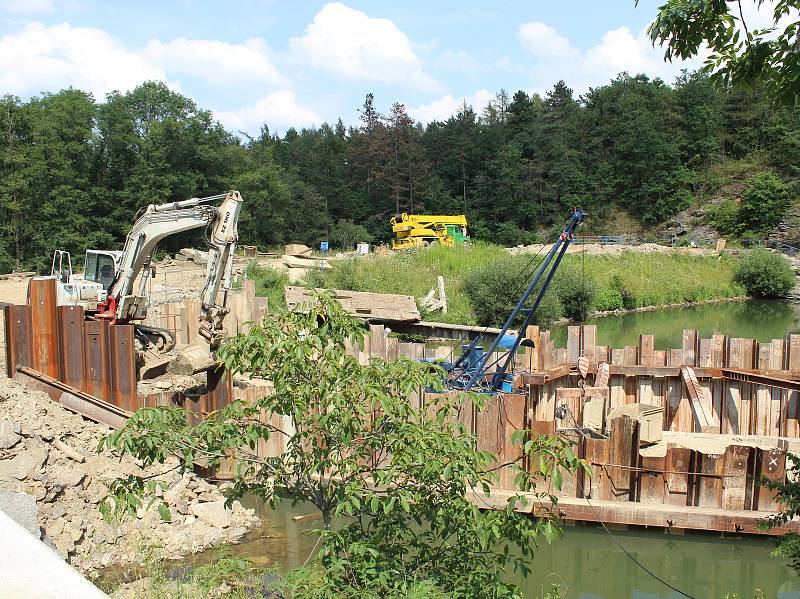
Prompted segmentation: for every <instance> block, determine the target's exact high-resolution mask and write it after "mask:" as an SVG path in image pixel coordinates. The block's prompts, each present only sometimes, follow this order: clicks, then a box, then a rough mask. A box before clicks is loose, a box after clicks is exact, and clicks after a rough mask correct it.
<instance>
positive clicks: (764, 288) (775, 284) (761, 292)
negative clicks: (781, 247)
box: [735, 248, 795, 297]
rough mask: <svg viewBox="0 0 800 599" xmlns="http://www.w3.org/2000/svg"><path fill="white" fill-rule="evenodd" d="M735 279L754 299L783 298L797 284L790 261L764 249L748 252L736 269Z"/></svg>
mask: <svg viewBox="0 0 800 599" xmlns="http://www.w3.org/2000/svg"><path fill="white" fill-rule="evenodd" d="M735 277H736V281H737V282H738V283H741V284H742V285H743V286H744V288H745V289H746V290H747V293H748V294H749V295H752V296H754V297H781V296H784V295H786V293H787V292H788V291H789V290H790V289H791V288H792V287H794V284H795V275H794V272H792V268H791V266H790V265H789V260H787V259H786V257H785V256H783V255H782V254H779V253H777V252H771V251H769V250H767V249H764V248H757V249H755V250H752V251H750V252H747V254H745V256H744V257H743V258H742V260H741V261H740V262H739V265H738V266H737V268H736V274H735Z"/></svg>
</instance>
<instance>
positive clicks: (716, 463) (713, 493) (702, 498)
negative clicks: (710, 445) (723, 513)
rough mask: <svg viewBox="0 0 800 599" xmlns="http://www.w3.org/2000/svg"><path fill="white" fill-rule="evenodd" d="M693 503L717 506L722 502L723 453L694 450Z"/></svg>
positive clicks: (702, 505)
mask: <svg viewBox="0 0 800 599" xmlns="http://www.w3.org/2000/svg"><path fill="white" fill-rule="evenodd" d="M695 458H696V461H695V468H694V472H697V473H699V474H697V475H695V476H694V477H693V479H694V494H693V495H694V502H693V505H697V506H700V507H709V508H718V507H720V504H721V503H722V475H723V474H724V471H725V468H724V466H725V454H722V455H720V454H711V453H701V452H695Z"/></svg>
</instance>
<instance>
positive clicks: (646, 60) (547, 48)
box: [517, 22, 702, 93]
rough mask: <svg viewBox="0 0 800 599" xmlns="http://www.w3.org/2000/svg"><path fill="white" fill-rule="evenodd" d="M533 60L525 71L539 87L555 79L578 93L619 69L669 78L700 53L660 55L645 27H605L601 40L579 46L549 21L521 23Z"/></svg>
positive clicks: (545, 87)
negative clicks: (671, 58) (584, 47)
mask: <svg viewBox="0 0 800 599" xmlns="http://www.w3.org/2000/svg"><path fill="white" fill-rule="evenodd" d="M517 34H518V37H519V41H520V44H521V45H522V47H523V48H524V49H525V50H526V51H527V52H528V54H529V55H530V57H531V59H532V63H531V64H529V65H528V69H527V70H528V72H529V73H530V75H531V77H532V79H533V88H534V89H535V91H538V92H545V91H547V90H548V89H550V88H551V87H552V86H553V84H554V83H555V82H556V81H558V80H559V79H564V80H565V81H566V82H567V84H568V85H569V86H570V87H572V88H573V89H575V90H576V91H577V92H578V93H583V92H585V91H587V90H588V89H589V88H590V87H597V86H599V85H603V84H605V83H608V82H609V81H610V80H611V79H612V78H614V77H615V76H616V75H618V74H619V73H620V72H622V71H627V72H628V73H630V74H638V73H645V74H646V75H648V76H650V77H661V78H662V79H663V80H664V81H666V82H668V83H671V82H672V80H673V79H674V78H675V76H676V75H678V73H680V70H681V69H684V68H686V69H696V68H698V67H699V66H701V64H702V57H701V58H695V59H692V60H688V61H679V60H674V61H673V62H671V63H669V62H665V61H664V50H663V49H662V48H660V47H655V48H654V47H653V46H652V43H651V42H650V38H649V37H648V35H647V33H646V32H645V31H642V32H641V33H640V34H639V35H634V34H633V33H632V32H631V30H630V29H628V28H627V27H619V28H618V29H612V30H611V31H607V32H606V33H605V34H604V35H603V37H602V39H601V40H600V43H598V44H597V45H596V46H593V47H591V48H589V49H588V50H586V51H585V52H582V51H581V50H579V49H578V48H576V47H575V46H573V45H572V44H571V43H570V41H569V40H568V39H567V38H565V37H564V36H562V35H561V34H559V33H558V32H557V31H556V30H555V29H553V28H552V27H550V26H549V25H547V24H545V23H541V22H531V23H523V24H522V25H520V27H519V30H518V32H517Z"/></svg>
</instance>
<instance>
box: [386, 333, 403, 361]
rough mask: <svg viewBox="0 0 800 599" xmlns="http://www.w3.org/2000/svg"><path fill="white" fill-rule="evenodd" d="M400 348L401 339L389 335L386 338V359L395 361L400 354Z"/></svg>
mask: <svg viewBox="0 0 800 599" xmlns="http://www.w3.org/2000/svg"><path fill="white" fill-rule="evenodd" d="M399 350H400V341H399V340H398V339H397V337H387V338H386V361H387V362H394V361H395V360H396V359H397V356H398V355H399V353H400V352H399Z"/></svg>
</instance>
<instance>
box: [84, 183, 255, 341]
mask: <svg viewBox="0 0 800 599" xmlns="http://www.w3.org/2000/svg"><path fill="white" fill-rule="evenodd" d="M218 200H223V201H222V203H221V204H220V206H219V207H215V206H211V205H209V203H210V202H216V201H218ZM241 206H242V197H241V195H240V194H239V192H238V191H229V192H228V193H227V194H220V195H215V196H210V197H206V198H191V199H189V200H184V201H181V202H173V203H169V204H160V205H156V204H150V205H149V206H148V207H147V208H146V209H145V211H144V213H143V214H141V215H140V216H139V217H138V218H137V219H136V222H135V223H134V225H133V228H132V229H131V232H130V233H129V234H128V237H127V238H126V240H125V246H124V248H123V250H122V256H121V257H120V260H119V264H118V267H117V275H116V276H115V278H114V281H113V283H112V284H111V286H110V288H109V290H108V297H107V299H106V301H105V303H104V304H102V305H101V306H100V313H99V314H98V316H99V317H101V318H110V319H114V320H116V321H118V322H128V321H134V320H142V319H143V318H144V317H145V315H146V312H147V294H146V290H147V276H140V275H142V271H143V270H147V269H148V268H149V266H150V263H151V262H152V259H153V252H154V251H155V249H156V246H157V245H158V242H159V241H161V240H162V239H164V238H165V237H167V236H169V235H175V234H177V233H182V232H184V231H190V230H192V229H197V228H200V227H206V228H207V231H208V235H207V237H208V239H207V240H208V244H209V259H208V266H207V268H206V278H205V283H204V285H203V290H202V292H201V304H202V307H201V316H200V319H201V327H200V332H201V335H203V337H205V338H206V339H207V340H208V341H209V344H210V345H211V346H212V347H216V345H218V343H219V340H220V339H221V337H222V318H223V317H224V316H225V314H227V312H228V310H227V308H226V303H227V295H228V291H229V289H230V279H231V273H232V270H233V257H234V253H235V250H236V243H237V241H238V231H237V223H238V220H239V212H240V210H241ZM137 279H138V286H137V283H136V282H137ZM223 284H224V295H223V301H222V305H217V302H216V299H217V293H218V292H219V290H220V286H223Z"/></svg>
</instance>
